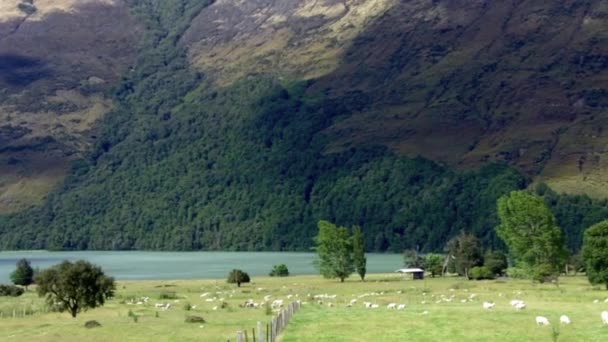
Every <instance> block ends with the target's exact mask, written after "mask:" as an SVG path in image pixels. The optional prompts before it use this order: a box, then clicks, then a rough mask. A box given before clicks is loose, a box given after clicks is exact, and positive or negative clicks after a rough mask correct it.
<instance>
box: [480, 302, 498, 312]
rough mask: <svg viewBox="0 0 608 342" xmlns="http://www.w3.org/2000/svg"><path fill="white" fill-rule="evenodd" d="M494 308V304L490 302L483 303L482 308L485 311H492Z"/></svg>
mask: <svg viewBox="0 0 608 342" xmlns="http://www.w3.org/2000/svg"><path fill="white" fill-rule="evenodd" d="M494 306H496V303H492V302H483V308H484V309H486V310H490V309H493V308H494Z"/></svg>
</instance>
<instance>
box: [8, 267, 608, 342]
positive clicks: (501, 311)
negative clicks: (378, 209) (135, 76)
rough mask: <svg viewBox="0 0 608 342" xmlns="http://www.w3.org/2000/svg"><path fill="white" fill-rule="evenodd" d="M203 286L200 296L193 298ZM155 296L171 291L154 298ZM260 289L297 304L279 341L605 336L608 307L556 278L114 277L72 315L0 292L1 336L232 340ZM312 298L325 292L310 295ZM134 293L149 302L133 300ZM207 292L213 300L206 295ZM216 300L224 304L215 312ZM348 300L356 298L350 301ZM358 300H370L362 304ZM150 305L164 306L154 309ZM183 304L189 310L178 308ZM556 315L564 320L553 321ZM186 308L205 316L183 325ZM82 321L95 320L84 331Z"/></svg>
mask: <svg viewBox="0 0 608 342" xmlns="http://www.w3.org/2000/svg"><path fill="white" fill-rule="evenodd" d="M203 293H209V294H208V295H207V296H205V297H201V294H203ZM161 294H164V295H165V296H167V295H168V296H169V297H172V296H173V295H174V296H175V298H172V299H160V297H161ZM268 295H270V296H272V299H271V300H274V299H283V300H284V301H285V302H288V301H290V300H296V299H298V298H299V299H300V300H301V301H303V302H305V304H304V305H303V308H302V310H301V311H300V312H299V313H297V314H296V315H295V317H294V319H293V320H292V322H291V323H290V325H289V326H288V328H287V330H286V331H285V332H284V334H283V335H282V336H281V341H283V342H292V341H556V340H557V341H577V342H578V341H608V326H603V325H602V321H601V319H600V313H601V312H602V311H603V310H608V303H606V302H604V300H605V299H606V298H607V297H608V292H606V291H604V290H602V289H601V288H599V287H592V286H590V285H589V284H588V282H587V280H586V278H584V277H562V278H561V279H560V283H559V286H557V285H555V284H534V283H531V282H530V281H524V280H489V281H478V282H477V281H467V280H464V279H461V278H454V277H448V278H436V279H427V280H422V281H413V280H409V279H404V278H403V277H402V276H399V275H396V274H376V275H371V276H369V278H368V279H367V280H366V281H365V282H361V281H358V280H356V279H355V278H354V277H352V278H350V279H347V281H346V282H345V283H339V282H337V281H333V280H327V279H323V278H321V277H320V276H293V277H287V278H254V279H252V283H249V284H244V285H242V287H241V288H237V287H236V285H229V284H226V282H225V280H200V281H197V280H184V281H181V280H176V281H152V280H147V281H128V282H118V283H117V295H116V297H115V298H114V299H112V300H110V301H109V302H107V303H106V305H105V306H104V307H102V308H98V309H94V310H90V311H87V312H85V313H82V314H80V315H79V316H78V317H77V318H75V319H72V318H71V317H70V316H69V314H67V313H55V312H47V310H46V309H45V307H44V303H43V301H42V300H41V299H39V298H38V297H37V296H36V294H35V292H34V291H33V289H30V290H29V291H28V292H27V293H26V294H25V295H23V296H21V297H18V298H8V297H1V298H0V315H1V318H0V341H86V342H93V341H227V340H230V341H235V340H236V332H237V331H238V330H243V329H247V330H248V331H249V341H252V339H251V329H252V328H254V327H255V326H256V323H257V321H264V322H267V321H269V320H270V319H271V317H272V316H271V315H268V314H267V312H266V310H265V308H264V307H263V306H262V307H260V308H246V307H240V306H239V304H243V303H244V302H245V301H246V300H249V299H252V300H253V301H255V302H257V303H259V302H262V301H263V299H264V296H268ZM290 295H291V299H288V296H290ZM315 295H323V297H330V298H321V299H313V298H312V296H315ZM325 295H327V296H325ZM334 295H335V298H331V297H333V296H334ZM143 297H149V298H150V299H149V300H148V302H147V303H143V304H137V302H138V301H142V300H141V299H142V298H143ZM213 297H215V298H216V300H215V301H213V302H211V301H207V300H208V299H210V298H213ZM221 298H223V301H224V302H226V303H227V307H225V308H223V309H222V308H220V306H221V302H220V299H221ZM353 299H356V300H357V301H356V303H354V304H353V305H352V306H351V307H349V306H348V305H347V304H348V303H350V302H351V300H353ZM512 299H520V300H523V301H525V302H526V304H527V308H526V309H524V310H522V311H516V310H515V309H514V308H513V307H511V306H510V305H509V301H510V300H512ZM131 301H133V304H128V303H130V302H131ZM484 301H493V302H495V303H496V306H495V308H494V309H492V310H486V309H483V307H482V303H483V302H484ZM364 302H370V303H373V304H378V305H379V307H378V308H376V309H369V308H365V307H364ZM157 303H162V304H166V303H169V304H171V307H170V308H169V309H168V310H161V309H158V308H156V307H155V304H157ZM389 303H396V304H405V305H406V309H405V310H389V309H387V305H388V304H389ZM186 304H190V305H193V306H196V307H195V308H193V309H191V310H186V309H185V307H186ZM216 306H217V307H218V308H217V309H216V310H214V309H213V308H214V307H216ZM24 312H25V316H24ZM563 314H565V315H568V316H569V317H570V319H571V320H572V324H571V325H568V326H566V325H560V323H559V317H560V316H561V315H563ZM188 315H198V316H202V317H203V318H204V319H205V320H206V322H205V323H186V322H185V318H186V316H188ZM537 315H542V316H546V317H547V318H549V320H550V321H551V326H537V325H536V323H535V317H536V316H537ZM157 316H158V317H157ZM135 317H136V318H135ZM88 320H97V321H98V322H99V323H101V325H102V326H101V327H99V328H93V329H87V328H85V327H84V323H85V322H86V321H88Z"/></svg>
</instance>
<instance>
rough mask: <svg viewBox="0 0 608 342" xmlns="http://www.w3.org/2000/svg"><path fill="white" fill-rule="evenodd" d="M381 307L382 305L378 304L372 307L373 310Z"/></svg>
mask: <svg viewBox="0 0 608 342" xmlns="http://www.w3.org/2000/svg"><path fill="white" fill-rule="evenodd" d="M379 307H380V305H378V304H372V306H371V308H372V309H377V308H379Z"/></svg>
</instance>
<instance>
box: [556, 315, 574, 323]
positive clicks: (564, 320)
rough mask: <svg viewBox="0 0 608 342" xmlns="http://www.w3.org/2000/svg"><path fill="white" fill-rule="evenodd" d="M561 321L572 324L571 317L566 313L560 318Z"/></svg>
mask: <svg viewBox="0 0 608 342" xmlns="http://www.w3.org/2000/svg"><path fill="white" fill-rule="evenodd" d="M559 322H560V323H562V324H570V323H572V321H571V320H570V317H568V316H566V315H561V316H560V318H559Z"/></svg>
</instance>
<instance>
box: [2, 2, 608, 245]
mask: <svg viewBox="0 0 608 342" xmlns="http://www.w3.org/2000/svg"><path fill="white" fill-rule="evenodd" d="M1 6H3V8H5V10H3V11H2V13H6V14H3V17H0V39H1V40H3V41H7V42H9V41H10V42H14V43H11V44H1V45H0V46H9V47H11V49H12V50H10V49H8V50H7V51H0V71H1V73H0V80H1V81H2V82H3V83H2V84H3V85H2V87H3V88H2V89H4V90H3V91H2V92H1V94H3V95H2V97H0V114H2V116H3V117H4V119H1V120H4V121H5V122H3V123H2V125H3V126H1V127H2V130H0V133H1V134H2V135H3V138H2V139H1V140H0V142H2V144H3V148H2V149H1V150H0V153H1V156H2V158H4V163H2V167H1V168H0V172H1V173H0V174H1V175H2V178H3V179H4V181H3V182H2V184H3V188H2V189H0V190H2V197H1V198H4V199H5V200H4V201H2V202H3V203H4V204H3V211H5V212H10V214H5V215H4V216H2V217H1V218H0V220H1V221H0V223H1V225H0V235H1V236H2V239H1V242H0V247H1V248H53V249H133V248H135V249H183V250H191V249H235V250H259V249H274V250H284V249H307V248H308V247H310V245H311V242H312V237H313V236H314V234H316V222H317V221H318V220H320V219H327V220H331V221H333V222H337V223H339V224H342V225H361V226H362V228H363V230H364V232H365V234H366V244H367V247H368V249H370V250H377V251H384V250H392V251H401V250H402V249H404V248H412V247H418V248H421V249H422V250H440V249H441V248H442V247H443V244H444V243H445V241H446V239H447V238H448V237H449V236H452V235H454V234H456V233H458V232H459V231H460V230H462V229H465V230H469V231H472V232H474V233H476V234H477V235H478V236H480V237H481V238H482V239H483V241H484V242H485V243H486V244H487V245H488V246H494V247H496V246H499V245H500V244H499V242H498V241H497V240H496V237H495V235H494V233H493V227H494V225H495V224H496V213H495V202H496V199H497V198H498V197H500V196H501V195H503V194H505V193H507V192H509V191H511V190H515V189H522V188H526V187H529V186H530V185H533V186H534V187H536V188H537V191H538V192H539V193H540V194H542V195H544V196H545V197H546V199H547V202H548V203H549V204H550V205H551V206H552V207H553V209H554V211H555V212H556V215H557V216H558V220H559V222H560V224H561V225H562V226H563V227H564V229H565V230H566V234H567V236H568V243H569V247H570V248H572V249H574V250H576V249H578V248H579V246H580V237H581V232H582V229H584V228H585V227H586V226H588V225H589V224H591V223H594V222H596V221H597V220H601V219H603V218H606V217H608V208H607V206H606V201H605V200H603V198H604V197H606V194H607V193H608V184H607V180H608V179H606V176H605V172H604V170H605V169H606V166H605V162H604V160H603V159H605V151H604V148H603V146H604V145H605V142H606V136H605V134H604V133H603V125H604V122H605V121H606V120H607V118H608V116H607V114H608V112H607V111H608V91H606V84H607V83H606V81H608V80H607V77H608V71H607V70H608V68H607V66H608V51H607V50H608V34H607V32H608V30H607V29H608V6H606V4H605V3H604V2H603V1H593V0H589V1H539V0H536V1H511V2H490V1H482V0H477V1H456V0H434V1H432V0H428V1H422V0H421V1H396V0H306V1H298V2H285V1H273V0H248V1H238V0H218V1H214V2H211V1H208V2H201V1H194V0H167V1H163V2H158V1H152V0H125V1H118V0H112V1H110V0H104V1H102V0H90V1H67V0H66V1H54V2H50V1H49V2H47V1H42V0H36V1H33V2H31V1H25V2H21V3H19V1H14V2H13V3H12V6H13V7H11V4H4V3H3V4H2V5H1ZM15 8H17V9H15ZM32 8H35V10H33V9H32ZM81 26H82V29H79V30H75V29H73V28H74V27H81ZM17 42H19V44H17ZM55 51H58V52H57V53H50V52H55ZM2 56H4V57H2ZM19 101H21V102H19ZM20 103H21V105H20ZM17 116H18V117H20V118H21V117H23V118H24V119H23V120H19V121H18V123H15V121H16V120H14V119H13V118H14V117H17ZM28 118H30V119H28ZM49 175H52V177H50V176H49ZM66 176H67V177H66ZM64 177H66V178H65V179H64ZM40 184H42V185H40ZM537 184H540V186H536V185H537ZM544 184H547V185H548V186H549V187H550V189H549V188H547V186H546V185H544ZM31 189H34V190H31ZM44 194H48V195H47V196H46V197H44V198H43V196H44ZM589 196H590V197H589ZM28 206H29V208H27V209H24V208H26V207H28Z"/></svg>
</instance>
